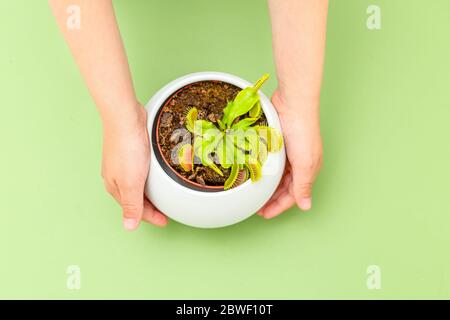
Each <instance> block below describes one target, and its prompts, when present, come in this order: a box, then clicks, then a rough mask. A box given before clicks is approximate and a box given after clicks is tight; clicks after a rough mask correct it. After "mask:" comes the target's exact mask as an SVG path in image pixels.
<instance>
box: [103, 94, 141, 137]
mask: <svg viewBox="0 0 450 320" xmlns="http://www.w3.org/2000/svg"><path fill="white" fill-rule="evenodd" d="M101 119H102V124H103V130H104V132H105V133H124V132H133V131H136V130H141V129H142V128H143V127H144V128H145V127H146V124H147V112H146V111H145V109H144V108H143V106H142V105H141V104H140V103H139V102H138V101H133V102H130V103H129V104H125V105H121V106H118V107H116V108H114V109H112V110H111V111H110V112H107V113H102V114H101Z"/></svg>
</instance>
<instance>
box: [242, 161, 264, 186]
mask: <svg viewBox="0 0 450 320" xmlns="http://www.w3.org/2000/svg"><path fill="white" fill-rule="evenodd" d="M246 167H247V169H248V171H249V173H250V179H252V182H256V181H258V180H259V179H261V176H262V169H261V164H260V163H259V162H256V163H247V164H246Z"/></svg>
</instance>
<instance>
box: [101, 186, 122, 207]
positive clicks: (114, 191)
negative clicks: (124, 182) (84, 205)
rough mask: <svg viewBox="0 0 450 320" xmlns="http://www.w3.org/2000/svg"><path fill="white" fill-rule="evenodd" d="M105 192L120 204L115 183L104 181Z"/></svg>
mask: <svg viewBox="0 0 450 320" xmlns="http://www.w3.org/2000/svg"><path fill="white" fill-rule="evenodd" d="M103 183H104V185H105V189H106V191H107V192H108V193H109V194H110V195H111V196H112V197H113V198H114V199H115V200H116V201H117V202H118V203H120V194H119V189H118V188H117V185H116V184H115V183H110V182H108V181H106V180H103Z"/></svg>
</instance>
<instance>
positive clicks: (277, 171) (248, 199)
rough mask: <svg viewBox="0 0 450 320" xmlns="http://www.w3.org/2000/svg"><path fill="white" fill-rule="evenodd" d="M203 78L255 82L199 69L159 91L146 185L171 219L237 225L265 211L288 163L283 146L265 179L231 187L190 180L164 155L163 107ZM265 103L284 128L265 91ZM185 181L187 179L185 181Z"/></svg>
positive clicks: (151, 119) (269, 116) (151, 111)
mask: <svg viewBox="0 0 450 320" xmlns="http://www.w3.org/2000/svg"><path fill="white" fill-rule="evenodd" d="M199 81H222V82H226V83H229V84H232V85H235V86H237V87H239V88H242V89H243V88H245V87H248V86H251V85H252V84H251V83H249V82H248V81H245V80H243V79H241V78H239V77H237V76H234V75H231V74H227V73H220V72H198V73H192V74H188V75H186V76H183V77H181V78H178V79H176V80H174V81H172V82H170V83H169V84H167V85H166V86H164V87H163V88H162V89H160V90H159V91H158V92H157V93H156V94H155V95H154V96H153V97H152V98H151V99H150V101H149V102H148V103H147V106H146V109H147V114H148V119H147V126H148V133H149V137H150V141H151V160H150V172H149V175H148V178H147V182H146V186H145V194H146V196H147V197H148V198H149V200H150V201H151V202H152V203H153V204H154V205H155V206H156V207H157V208H158V209H159V210H160V211H161V212H163V213H165V214H166V215H167V216H168V217H169V218H171V219H173V220H175V221H178V222H180V223H183V224H186V225H189V226H192V227H200V228H218V227H224V226H228V225H232V224H235V223H238V222H240V221H242V220H244V219H246V218H248V217H250V216H251V215H253V214H254V213H255V212H256V211H258V209H260V208H261V207H262V206H263V205H264V204H265V203H266V202H267V201H268V200H269V199H270V197H271V196H272V194H273V193H274V192H275V190H276V188H277V186H278V184H279V182H280V180H281V177H282V174H283V172H284V166H285V161H286V154H285V149H284V146H283V147H282V148H281V151H280V152H277V153H270V154H269V155H268V158H267V160H266V162H265V163H264V165H263V167H262V178H261V179H260V180H259V181H257V182H254V183H252V181H250V180H247V181H246V182H244V183H243V184H241V185H239V186H237V187H236V188H232V189H229V190H223V188H217V187H215V188H214V187H213V188H211V187H206V188H203V187H202V186H199V185H196V184H195V183H193V184H189V183H186V181H183V178H182V177H180V176H179V175H177V174H176V172H175V171H174V170H173V169H172V168H171V167H170V165H169V164H168V163H167V160H165V159H164V157H162V156H161V153H160V149H159V147H158V142H157V141H158V140H157V138H156V137H157V130H156V128H157V126H158V125H159V124H158V121H159V114H160V112H161V109H162V107H163V106H164V105H165V103H166V102H167V101H168V99H170V97H171V96H172V95H173V94H174V93H176V92H177V91H178V90H180V89H181V88H184V87H185V86H188V85H190V84H192V83H196V82H199ZM259 95H260V102H261V107H262V110H263V112H264V115H265V117H266V120H267V123H268V125H269V126H270V127H273V128H276V129H278V130H280V131H281V126H280V122H279V119H278V115H277V113H276V111H275V108H274V107H273V105H272V103H271V102H270V100H269V99H268V98H267V97H266V96H265V95H264V94H263V93H262V92H261V91H260V92H259ZM184 180H185V179H184Z"/></svg>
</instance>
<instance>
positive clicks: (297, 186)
mask: <svg viewBox="0 0 450 320" xmlns="http://www.w3.org/2000/svg"><path fill="white" fill-rule="evenodd" d="M297 171H298V172H295V173H294V185H293V191H294V195H295V201H296V202H297V205H298V206H299V208H300V209H302V210H303V211H308V210H310V209H311V206H312V187H313V180H314V176H313V174H312V173H310V172H307V171H306V170H302V169H298V170H297Z"/></svg>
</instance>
